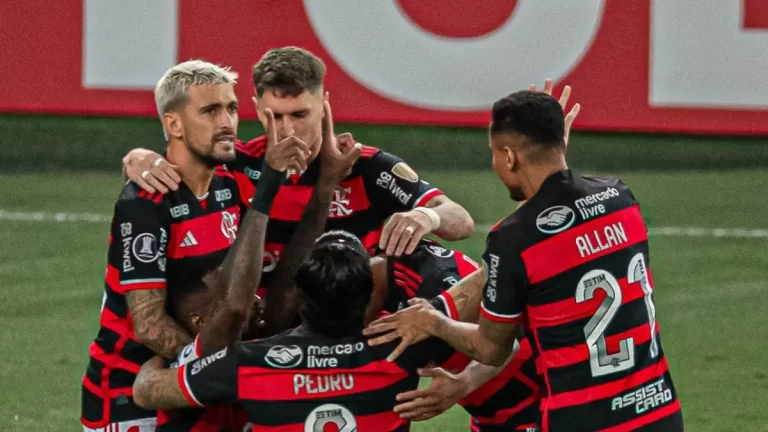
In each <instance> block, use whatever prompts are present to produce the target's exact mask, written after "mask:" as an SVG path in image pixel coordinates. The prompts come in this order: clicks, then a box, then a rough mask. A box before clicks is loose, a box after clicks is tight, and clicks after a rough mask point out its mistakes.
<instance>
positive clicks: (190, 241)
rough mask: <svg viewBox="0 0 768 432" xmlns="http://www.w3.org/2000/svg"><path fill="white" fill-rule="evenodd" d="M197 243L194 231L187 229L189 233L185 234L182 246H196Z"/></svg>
mask: <svg viewBox="0 0 768 432" xmlns="http://www.w3.org/2000/svg"><path fill="white" fill-rule="evenodd" d="M196 245H197V239H195V236H193V235H192V231H187V234H186V235H185V236H184V240H182V242H181V245H180V246H181V247H187V246H196Z"/></svg>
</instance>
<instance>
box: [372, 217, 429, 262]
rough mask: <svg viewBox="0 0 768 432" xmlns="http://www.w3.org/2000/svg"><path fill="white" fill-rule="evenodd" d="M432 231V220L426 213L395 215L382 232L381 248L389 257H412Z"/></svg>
mask: <svg viewBox="0 0 768 432" xmlns="http://www.w3.org/2000/svg"><path fill="white" fill-rule="evenodd" d="M431 231H432V220H430V219H429V216H427V215H425V214H424V213H422V212H420V211H417V210H411V211H407V212H403V213H395V214H393V215H392V217H391V218H389V221H387V224H386V225H385V226H384V230H383V231H382V232H381V238H380V239H379V247H380V248H381V249H383V250H385V251H386V253H387V255H389V256H392V255H394V256H397V257H399V256H401V255H403V253H405V254H406V255H410V254H412V253H413V251H414V250H416V247H417V246H418V245H419V241H421V239H422V238H423V237H424V236H425V235H427V234H429V233H430V232H431Z"/></svg>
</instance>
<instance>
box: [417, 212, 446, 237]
mask: <svg viewBox="0 0 768 432" xmlns="http://www.w3.org/2000/svg"><path fill="white" fill-rule="evenodd" d="M414 210H416V211H417V212H421V213H424V214H425V215H427V217H428V218H429V220H430V222H432V228H430V230H429V231H430V232H432V231H435V230H436V229H438V228H440V224H441V223H442V221H441V220H440V215H439V214H437V212H436V211H434V210H432V209H431V208H426V207H416V208H415V209H414Z"/></svg>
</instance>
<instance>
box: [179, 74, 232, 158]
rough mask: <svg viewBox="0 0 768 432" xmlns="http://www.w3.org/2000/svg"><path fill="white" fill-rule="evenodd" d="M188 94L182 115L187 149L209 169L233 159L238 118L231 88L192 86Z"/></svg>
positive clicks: (222, 86)
mask: <svg viewBox="0 0 768 432" xmlns="http://www.w3.org/2000/svg"><path fill="white" fill-rule="evenodd" d="M187 93H188V99H187V104H186V106H185V107H184V110H183V111H182V115H181V121H182V126H183V129H184V132H183V133H184V143H185V144H186V146H187V149H188V150H189V151H190V152H191V153H192V154H193V155H194V156H195V157H196V158H197V159H198V160H200V161H202V162H204V163H206V164H207V165H209V166H217V165H221V164H223V163H227V162H232V161H233V160H235V139H236V137H237V124H238V116H237V96H235V89H234V88H233V86H232V85H231V84H204V85H194V86H191V87H190V88H189V90H188V92H187Z"/></svg>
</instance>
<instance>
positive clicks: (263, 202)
mask: <svg viewBox="0 0 768 432" xmlns="http://www.w3.org/2000/svg"><path fill="white" fill-rule="evenodd" d="M287 180H288V178H287V177H286V176H285V175H284V174H283V173H281V172H280V171H277V170H276V169H274V168H272V167H271V166H269V164H267V163H266V162H265V163H264V165H263V166H262V168H261V177H260V178H259V184H258V185H257V186H256V193H254V194H253V199H252V200H251V209H253V210H256V211H257V212H259V213H263V214H266V215H268V214H269V210H271V209H272V201H273V200H274V199H275V195H277V191H278V190H280V186H281V185H282V184H283V183H284V182H286V181H287Z"/></svg>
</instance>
